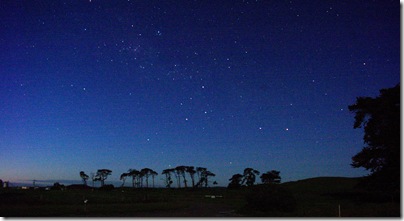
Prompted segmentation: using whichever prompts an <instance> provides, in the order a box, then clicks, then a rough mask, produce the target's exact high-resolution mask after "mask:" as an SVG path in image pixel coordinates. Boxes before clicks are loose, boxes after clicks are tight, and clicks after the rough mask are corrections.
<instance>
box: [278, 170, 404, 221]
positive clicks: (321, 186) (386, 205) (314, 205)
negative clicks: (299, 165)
mask: <svg viewBox="0 0 404 221" xmlns="http://www.w3.org/2000/svg"><path fill="white" fill-rule="evenodd" d="M360 180H361V178H347V177H316V178H309V179H304V180H299V181H293V182H286V183H283V184H281V185H282V186H283V187H285V188H287V189H289V190H290V192H291V193H293V195H294V197H295V198H296V201H297V203H298V210H297V211H296V213H295V214H294V216H298V217H311V216H314V217H319V216H323V217H332V216H345V217H390V216H400V203H399V202H394V201H392V200H391V199H390V198H388V197H387V198H386V196H380V195H377V194H375V193H371V192H367V191H364V190H362V189H360V188H357V186H358V183H359V181H360Z"/></svg>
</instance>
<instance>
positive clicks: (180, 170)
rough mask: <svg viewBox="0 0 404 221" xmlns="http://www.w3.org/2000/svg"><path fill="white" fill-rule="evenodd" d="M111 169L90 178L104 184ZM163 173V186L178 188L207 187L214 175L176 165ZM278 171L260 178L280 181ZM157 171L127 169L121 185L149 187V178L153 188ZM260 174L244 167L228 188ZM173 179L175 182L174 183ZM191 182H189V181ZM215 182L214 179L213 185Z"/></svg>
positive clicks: (248, 182) (247, 183) (82, 174)
mask: <svg viewBox="0 0 404 221" xmlns="http://www.w3.org/2000/svg"><path fill="white" fill-rule="evenodd" d="M111 173H112V171H111V170H109V169H99V170H97V173H95V174H94V173H92V174H91V180H92V181H93V187H94V182H100V185H101V187H103V186H104V181H105V180H106V179H107V178H108V176H109V175H111ZM161 174H162V175H164V184H165V187H167V188H171V187H172V186H173V185H175V184H176V186H177V187H178V188H182V187H184V188H188V187H192V188H200V187H208V186H209V183H210V181H209V180H210V178H211V177H214V176H216V175H215V174H214V173H212V172H211V171H209V170H208V169H207V168H205V167H194V166H177V167H175V168H169V169H165V170H163V171H162V173H161ZM279 174H280V172H279V171H276V170H271V171H268V172H266V173H263V174H261V176H260V179H261V181H262V183H264V184H270V183H280V182H281V177H280V175H279ZM157 175H158V173H157V172H156V171H154V170H152V169H150V168H143V169H141V170H136V169H129V170H128V171H127V172H124V173H122V174H121V176H120V180H121V181H122V184H121V187H123V186H124V185H125V181H126V179H127V178H128V177H129V178H132V187H133V188H149V180H150V179H151V181H152V187H153V188H154V181H155V177H156V176H157ZM258 175H260V172H259V171H258V170H255V169H253V168H245V169H244V171H243V174H240V173H237V174H234V175H233V176H232V177H231V178H230V179H229V181H230V183H229V185H228V188H238V187H241V186H253V185H254V184H255V182H256V177H257V176H258ZM80 177H81V179H82V180H83V184H84V185H87V180H88V179H89V178H90V176H88V175H87V174H85V172H84V171H81V172H80ZM174 181H175V183H174ZM189 182H191V183H189ZM216 184H217V182H216V181H214V182H213V185H216Z"/></svg>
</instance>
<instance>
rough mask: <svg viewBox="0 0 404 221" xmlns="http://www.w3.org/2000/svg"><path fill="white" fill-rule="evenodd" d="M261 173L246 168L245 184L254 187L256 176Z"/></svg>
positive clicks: (244, 174)
mask: <svg viewBox="0 0 404 221" xmlns="http://www.w3.org/2000/svg"><path fill="white" fill-rule="evenodd" d="M259 174H260V172H259V171H258V170H254V169H253V168H245V169H244V173H243V183H245V184H246V185H247V186H253V185H254V183H255V177H256V175H259Z"/></svg>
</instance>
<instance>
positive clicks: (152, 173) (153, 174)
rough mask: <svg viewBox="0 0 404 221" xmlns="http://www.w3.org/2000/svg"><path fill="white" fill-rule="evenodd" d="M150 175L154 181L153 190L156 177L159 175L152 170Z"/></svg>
mask: <svg viewBox="0 0 404 221" xmlns="http://www.w3.org/2000/svg"><path fill="white" fill-rule="evenodd" d="M150 175H151V177H152V180H153V188H154V177H155V176H157V175H158V173H157V172H156V171H154V170H151V171H150Z"/></svg>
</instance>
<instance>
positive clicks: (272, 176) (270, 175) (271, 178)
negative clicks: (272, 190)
mask: <svg viewBox="0 0 404 221" xmlns="http://www.w3.org/2000/svg"><path fill="white" fill-rule="evenodd" d="M280 173H281V172H280V171H276V170H271V171H268V172H266V173H263V174H261V176H260V178H261V181H262V183H264V184H271V183H280V182H281V176H280V175H279V174H280Z"/></svg>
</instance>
